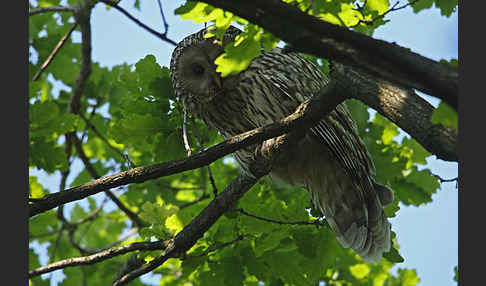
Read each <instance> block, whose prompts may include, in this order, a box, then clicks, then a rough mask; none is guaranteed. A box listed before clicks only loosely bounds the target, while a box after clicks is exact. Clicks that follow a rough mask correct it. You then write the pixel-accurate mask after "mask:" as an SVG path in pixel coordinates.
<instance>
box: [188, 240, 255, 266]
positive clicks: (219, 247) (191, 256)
mask: <svg viewBox="0 0 486 286" xmlns="http://www.w3.org/2000/svg"><path fill="white" fill-rule="evenodd" d="M243 238H245V236H244V235H239V236H238V237H236V238H235V239H233V240H232V241H228V242H225V243H222V244H219V245H217V246H214V247H210V248H208V249H207V250H206V251H204V252H203V253H200V254H195V255H188V256H186V257H184V260H186V259H191V258H197V257H203V256H206V255H208V254H209V253H211V252H214V251H216V250H218V249H222V248H225V247H227V246H230V245H232V244H235V243H237V242H238V241H240V240H242V239H243Z"/></svg>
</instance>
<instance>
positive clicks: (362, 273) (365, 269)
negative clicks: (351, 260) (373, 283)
mask: <svg viewBox="0 0 486 286" xmlns="http://www.w3.org/2000/svg"><path fill="white" fill-rule="evenodd" d="M349 271H350V272H351V274H352V275H353V276H354V277H356V278H357V279H363V278H365V277H366V276H368V275H369V274H370V267H369V266H368V264H365V263H360V264H355V265H351V266H350V267H349Z"/></svg>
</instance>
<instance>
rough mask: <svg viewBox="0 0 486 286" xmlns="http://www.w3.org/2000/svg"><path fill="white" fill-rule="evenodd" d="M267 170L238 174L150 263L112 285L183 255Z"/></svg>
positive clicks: (128, 279)
mask: <svg viewBox="0 0 486 286" xmlns="http://www.w3.org/2000/svg"><path fill="white" fill-rule="evenodd" d="M267 172H268V170H265V171H263V172H260V173H259V174H256V175H257V178H252V177H249V176H246V175H240V176H238V177H237V178H236V179H234V180H233V181H232V182H231V183H230V184H229V185H228V186H227V187H226V189H225V190H224V191H223V192H222V193H221V194H220V195H218V196H217V197H216V198H215V199H214V200H213V201H211V203H210V204H209V205H208V206H207V207H206V208H205V209H204V210H203V211H202V212H201V213H200V214H199V215H198V216H197V217H196V218H195V219H193V220H192V221H191V222H190V223H189V224H188V225H187V226H186V227H184V229H183V230H182V231H181V232H179V233H178V234H177V235H176V236H175V237H174V238H173V239H172V240H171V241H170V243H169V244H168V246H167V248H166V249H165V250H164V251H163V252H162V253H161V254H160V255H159V256H157V257H156V258H155V259H154V260H152V261H151V262H150V263H148V264H145V265H143V266H141V267H140V268H137V269H135V270H133V271H131V272H129V273H127V274H125V275H123V276H122V277H120V278H119V279H118V280H116V281H115V282H114V283H113V286H115V285H116V286H118V285H125V284H126V283H128V282H129V281H131V280H133V279H135V278H137V277H139V276H141V275H143V274H145V273H147V272H150V271H152V270H154V269H155V268H157V267H159V266H160V265H162V264H163V263H164V262H165V261H167V259H169V258H172V257H183V256H184V254H185V252H186V251H187V250H189V249H190V248H191V247H192V246H193V245H194V244H195V243H196V241H197V240H199V239H200V238H201V237H202V236H203V234H204V233H205V232H206V231H207V230H208V229H209V228H210V227H211V226H212V225H213V224H214V223H215V222H216V221H217V220H218V218H219V217H221V216H222V215H223V214H224V213H225V212H227V211H228V210H230V209H231V208H232V207H233V205H234V204H235V202H236V201H238V199H240V198H241V197H242V196H243V195H244V194H245V193H246V192H247V191H248V190H249V189H250V188H251V187H252V186H253V185H254V184H255V183H256V182H257V181H258V178H259V177H261V176H263V175H265V174H266V173H267Z"/></svg>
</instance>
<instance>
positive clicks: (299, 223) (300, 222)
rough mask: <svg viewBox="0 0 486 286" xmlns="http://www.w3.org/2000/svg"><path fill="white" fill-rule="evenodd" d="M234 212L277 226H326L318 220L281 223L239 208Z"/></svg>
mask: <svg viewBox="0 0 486 286" xmlns="http://www.w3.org/2000/svg"><path fill="white" fill-rule="evenodd" d="M233 211H236V212H240V213H241V214H243V215H246V216H248V217H251V218H254V219H258V220H262V221H266V222H270V223H276V224H293V225H315V226H323V225H325V222H323V221H320V220H318V219H316V220H314V221H281V220H276V219H271V218H266V217H261V216H256V215H254V214H251V213H248V212H246V211H245V210H244V209H241V208H238V209H233Z"/></svg>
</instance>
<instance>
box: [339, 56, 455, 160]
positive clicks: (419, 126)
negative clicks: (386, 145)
mask: <svg viewBox="0 0 486 286" xmlns="http://www.w3.org/2000/svg"><path fill="white" fill-rule="evenodd" d="M333 65H334V67H335V70H338V69H339V70H340V71H339V72H337V73H335V74H334V75H332V76H333V77H334V80H341V81H348V88H347V90H346V91H345V92H346V93H347V96H348V97H350V98H355V99H358V100H360V101H362V102H363V103H365V104H366V105H368V106H370V107H371V108H373V109H375V110H376V111H378V112H379V113H380V114H381V115H383V116H385V117H386V118H388V119H389V120H390V121H392V122H393V123H395V124H397V125H398V126H399V127H400V128H402V129H403V130H404V131H405V132H407V133H408V134H410V135H411V136H412V138H414V139H415V140H417V142H419V143H420V144H421V145H422V146H423V147H424V148H425V149H427V151H429V152H430V153H432V154H434V155H436V156H437V158H439V159H442V160H445V161H457V160H458V156H457V136H458V134H457V130H455V129H454V128H451V127H446V126H443V125H441V124H433V123H432V122H431V121H430V118H431V116H432V113H433V111H434V110H435V109H434V107H433V106H432V105H431V104H429V103H428V102H427V101H425V100H424V99H423V98H421V97H420V96H419V95H417V94H416V93H415V92H414V91H413V90H412V89H409V88H404V87H402V86H400V85H397V84H393V83H391V82H388V81H386V80H383V79H380V78H376V77H374V76H371V75H369V74H366V73H363V72H360V71H358V70H355V69H353V68H351V67H349V66H344V65H341V64H337V63H333ZM337 77H342V79H336V78H337Z"/></svg>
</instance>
